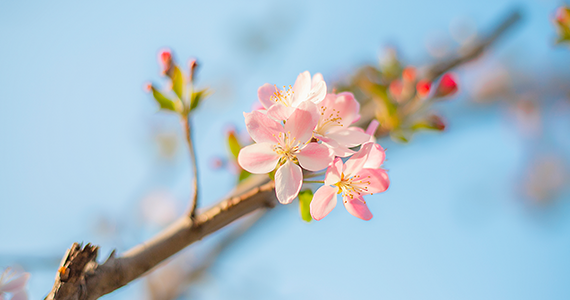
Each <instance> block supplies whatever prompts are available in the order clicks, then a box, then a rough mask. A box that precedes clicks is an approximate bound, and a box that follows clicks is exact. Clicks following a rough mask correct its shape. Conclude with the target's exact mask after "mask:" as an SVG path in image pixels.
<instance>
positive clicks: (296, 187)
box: [275, 160, 303, 204]
mask: <svg viewBox="0 0 570 300" xmlns="http://www.w3.org/2000/svg"><path fill="white" fill-rule="evenodd" d="M302 185H303V171H301V167H299V166H298V165H296V164H295V163H292V162H291V161H289V160H287V162H285V164H283V165H282V166H281V167H279V169H277V172H275V194H276V195H277V200H279V202H281V203H282V204H289V203H291V202H293V199H295V197H297V195H298V194H299V191H300V190H301V186H302Z"/></svg>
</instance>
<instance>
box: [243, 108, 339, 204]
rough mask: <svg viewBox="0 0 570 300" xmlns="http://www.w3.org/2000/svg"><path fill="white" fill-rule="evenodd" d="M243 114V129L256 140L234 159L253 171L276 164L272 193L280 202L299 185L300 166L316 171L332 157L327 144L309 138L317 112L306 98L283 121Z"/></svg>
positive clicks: (290, 197)
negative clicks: (282, 122)
mask: <svg viewBox="0 0 570 300" xmlns="http://www.w3.org/2000/svg"><path fill="white" fill-rule="evenodd" d="M244 116H245V123H246V127H247V131H248V132H249V134H250V135H251V138H252V139H253V140H254V141H255V142H256V143H255V144H253V145H249V146H247V147H244V148H243V149H241V151H240V153H239V155H238V163H239V165H240V166H241V167H242V168H244V169H245V170H246V171H248V172H250V173H254V174H264V173H269V172H271V171H273V170H274V169H275V168H276V167H277V171H276V173H275V193H276V194H277V199H278V200H279V202H281V203H283V204H288V203H291V202H292V201H293V199H295V197H297V194H298V193H299V190H300V189H301V185H302V184H303V172H302V170H301V167H303V168H304V169H307V170H309V171H318V170H322V169H324V168H326V167H327V166H328V165H329V164H330V163H331V161H332V160H333V153H332V151H331V150H330V149H329V148H328V147H326V146H325V145H322V144H319V143H315V142H311V139H312V137H313V129H314V128H315V127H316V126H317V123H318V112H317V107H316V106H315V104H314V103H312V102H310V101H306V102H304V103H301V104H300V105H299V107H298V108H296V109H295V110H294V111H293V113H292V114H291V115H290V117H289V118H288V119H287V120H286V122H285V124H284V125H281V124H280V123H279V122H277V121H275V120H273V119H271V118H270V117H268V116H267V115H266V114H264V113H262V112H259V111H254V112H252V113H244ZM299 165H301V167H299Z"/></svg>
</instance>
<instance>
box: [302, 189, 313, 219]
mask: <svg viewBox="0 0 570 300" xmlns="http://www.w3.org/2000/svg"><path fill="white" fill-rule="evenodd" d="M311 201H313V191H311V190H304V191H301V192H300V193H299V212H300V213H301V218H302V219H303V220H304V221H306V222H311V221H312V220H313V217H311Z"/></svg>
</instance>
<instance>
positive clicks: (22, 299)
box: [10, 290, 28, 300]
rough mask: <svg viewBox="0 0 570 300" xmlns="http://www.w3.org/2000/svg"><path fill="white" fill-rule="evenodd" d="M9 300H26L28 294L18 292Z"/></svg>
mask: <svg viewBox="0 0 570 300" xmlns="http://www.w3.org/2000/svg"><path fill="white" fill-rule="evenodd" d="M10 300H28V293H27V292H26V291H25V290H21V291H18V292H16V293H14V294H13V295H12V299H10Z"/></svg>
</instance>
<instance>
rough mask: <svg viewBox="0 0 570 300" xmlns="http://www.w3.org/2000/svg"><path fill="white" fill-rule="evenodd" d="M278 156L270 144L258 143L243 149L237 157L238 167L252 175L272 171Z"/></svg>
mask: <svg viewBox="0 0 570 300" xmlns="http://www.w3.org/2000/svg"><path fill="white" fill-rule="evenodd" d="M279 158H280V156H279V155H278V154H277V153H275V151H273V144H272V143H258V144H253V145H249V146H246V147H244V148H243V149H241V150H240V152H239V155H238V163H239V165H240V166H241V167H242V168H243V169H244V170H246V171H248V172H250V173H254V174H265V173H269V172H271V171H273V170H274V169H275V166H277V162H278V161H279Z"/></svg>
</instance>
